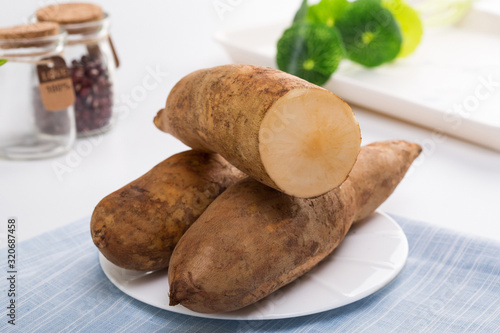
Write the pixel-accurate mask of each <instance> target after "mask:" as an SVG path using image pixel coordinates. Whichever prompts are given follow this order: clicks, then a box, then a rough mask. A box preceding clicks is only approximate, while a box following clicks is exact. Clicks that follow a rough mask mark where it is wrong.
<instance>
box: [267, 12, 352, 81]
mask: <svg viewBox="0 0 500 333" xmlns="http://www.w3.org/2000/svg"><path fill="white" fill-rule="evenodd" d="M343 57H344V50H343V48H342V42H341V40H340V36H339V34H338V32H337V29H335V28H331V27H328V26H326V25H324V24H316V23H308V22H300V23H295V24H293V25H292V26H291V27H290V28H288V29H287V30H286V31H285V32H284V33H283V35H282V36H281V39H280V40H279V41H278V54H277V56H276V62H277V64H278V68H279V69H280V70H282V71H285V72H287V73H290V74H293V75H296V76H298V77H300V78H302V79H304V80H307V81H309V82H312V83H314V84H317V85H322V84H324V83H325V82H326V81H328V79H329V78H330V76H331V75H332V73H333V72H334V71H335V70H336V69H337V67H338V65H339V63H340V61H341V60H342V58H343Z"/></svg>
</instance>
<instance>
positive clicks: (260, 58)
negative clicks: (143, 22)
mask: <svg viewBox="0 0 500 333" xmlns="http://www.w3.org/2000/svg"><path fill="white" fill-rule="evenodd" d="M289 25H290V23H289V22H281V23H276V24H273V25H270V26H264V27H256V28H249V29H246V30H239V31H224V32H219V33H217V34H216V35H215V39H216V41H218V42H219V43H220V44H222V45H223V46H224V47H225V49H226V51H227V52H228V54H229V55H230V56H231V58H232V60H233V61H234V62H235V63H246V64H255V65H262V66H268V67H275V68H276V64H275V55H276V42H277V41H278V39H279V38H280V36H281V34H282V32H283V31H284V30H285V29H286V28H287V27H288V26H289ZM488 81H492V82H493V84H485V83H484V82H488ZM325 88H327V89H329V90H331V91H333V92H334V93H335V94H337V95H339V96H340V97H342V98H343V99H345V100H346V101H347V102H349V103H351V104H357V105H359V106H362V107H365V108H368V109H372V110H375V111H377V112H380V113H384V114H386V115H389V116H392V117H396V118H400V119H403V120H406V121H410V122H413V123H416V124H419V125H422V126H425V127H428V128H430V129H432V130H435V131H436V132H440V133H445V134H449V135H452V136H455V137H458V138H461V139H464V140H468V141H470V142H473V143H476V144H479V145H482V146H485V147H489V148H491V149H494V150H497V151H500V15H497V14H494V13H492V12H486V11H482V10H480V9H477V8H476V9H474V10H472V11H471V12H469V13H468V15H467V16H466V17H465V18H464V19H463V20H462V21H461V22H460V23H459V24H458V25H456V26H452V27H446V28H439V29H437V28H434V29H427V30H426V31H425V35H424V37H423V39H422V42H421V44H420V45H419V47H418V49H417V50H416V51H415V52H414V53H413V54H412V55H410V56H409V57H407V58H404V59H398V60H397V61H395V62H393V63H391V64H387V65H384V66H381V67H378V68H375V69H366V68H363V67H362V66H359V65H356V64H354V63H352V62H350V61H347V60H345V61H343V62H342V63H341V65H340V67H339V69H338V70H337V71H336V72H335V73H334V75H333V76H332V78H331V79H330V80H329V81H328V82H327V83H326V84H325ZM457 105H458V106H457ZM460 109H461V110H462V111H459V110H460Z"/></svg>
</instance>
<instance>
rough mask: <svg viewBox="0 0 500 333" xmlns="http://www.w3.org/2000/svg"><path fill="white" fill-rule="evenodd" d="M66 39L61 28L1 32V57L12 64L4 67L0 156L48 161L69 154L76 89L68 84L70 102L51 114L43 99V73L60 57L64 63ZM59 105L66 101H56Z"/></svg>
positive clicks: (0, 83)
mask: <svg viewBox="0 0 500 333" xmlns="http://www.w3.org/2000/svg"><path fill="white" fill-rule="evenodd" d="M65 39H66V32H64V31H63V30H60V29H59V27H58V26H57V24H49V25H47V24H42V25H40V24H28V25H23V26H17V27H11V28H3V29H0V59H4V60H6V61H7V62H6V63H5V64H4V65H2V66H1V67H0V157H2V158H7V159H16V160H21V159H23V160H26V159H39V158H47V157H52V156H56V155H60V154H62V153H64V152H66V151H68V150H69V149H70V148H71V146H72V145H73V142H74V140H75V119H74V111H73V105H72V102H73V99H71V96H73V91H72V87H71V86H68V85H66V88H67V90H68V92H70V94H71V96H70V97H69V98H70V102H68V103H66V104H65V105H63V106H62V107H61V108H60V109H56V110H54V109H53V108H52V110H49V109H48V108H47V107H45V104H44V101H43V100H42V96H41V86H40V80H39V75H38V72H39V69H40V68H42V67H43V68H48V69H49V70H50V68H51V67H52V66H53V65H54V62H53V61H51V60H50V59H53V58H54V57H57V58H58V59H60V60H61V61H62V62H63V64H64V59H62V58H60V56H61V55H62V53H63V50H64V42H65ZM64 68H66V67H65V65H64ZM66 73H67V68H66ZM68 80H69V79H68ZM58 82H61V81H58ZM69 82H71V81H69ZM55 95H56V98H57V96H58V94H57V93H56V94H55ZM57 105H59V106H61V103H60V102H59V101H57V100H56V107H57ZM52 106H53V105H52Z"/></svg>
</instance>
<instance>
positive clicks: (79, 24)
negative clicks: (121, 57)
mask: <svg viewBox="0 0 500 333" xmlns="http://www.w3.org/2000/svg"><path fill="white" fill-rule="evenodd" d="M36 20H38V21H53V22H57V23H58V24H59V25H60V26H61V28H63V29H64V30H66V31H67V32H68V39H67V42H66V51H65V52H66V58H67V59H68V66H69V68H70V70H71V74H72V79H73V86H74V89H75V96H76V99H75V105H74V108H75V120H76V131H77V136H79V137H85V136H90V135H95V134H99V133H103V132H105V131H107V130H109V129H110V128H111V127H112V125H113V124H114V121H115V118H116V117H114V112H113V89H114V74H115V69H116V67H117V66H118V58H117V57H116V53H115V51H114V48H113V44H112V42H111V38H110V36H109V28H110V18H109V16H108V15H107V14H106V13H105V12H103V11H102V9H101V7H99V6H97V5H93V4H83V3H66V4H58V5H52V6H47V7H44V8H41V9H39V10H38V11H37V12H36Z"/></svg>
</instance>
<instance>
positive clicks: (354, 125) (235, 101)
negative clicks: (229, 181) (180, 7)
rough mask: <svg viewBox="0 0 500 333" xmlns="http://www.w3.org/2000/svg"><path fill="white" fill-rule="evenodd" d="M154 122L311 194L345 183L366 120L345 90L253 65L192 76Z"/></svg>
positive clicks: (252, 172) (293, 190)
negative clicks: (344, 98)
mask: <svg viewBox="0 0 500 333" xmlns="http://www.w3.org/2000/svg"><path fill="white" fill-rule="evenodd" d="M154 122H155V124H156V126H157V127H158V128H159V129H161V130H162V131H165V132H168V133H170V134H172V135H173V136H175V137H176V138H178V139H180V140H181V141H182V142H184V143H185V144H186V145H188V146H190V147H192V148H194V149H198V150H202V151H208V152H217V153H219V154H221V155H222V156H223V157H224V158H225V159H226V160H227V161H229V162H230V163H231V164H233V165H234V166H236V167H237V168H239V169H240V170H241V171H243V172H245V173H246V174H247V175H249V176H251V177H253V178H255V179H257V180H258V181H260V182H262V183H264V184H266V185H268V186H271V187H273V188H275V189H277V190H279V191H281V192H284V193H286V194H289V195H292V196H297V197H304V198H306V197H307V198H310V197H314V196H318V195H321V194H324V193H326V192H328V191H330V190H331V189H333V188H335V187H337V186H338V185H340V184H341V183H342V182H343V181H344V180H345V179H346V177H347V175H348V174H349V171H350V170H351V168H352V166H353V165H354V162H355V160H356V157H357V155H358V153H359V149H360V144H361V135H360V130H359V125H358V122H357V121H356V119H355V117H354V114H353V112H352V110H351V108H350V107H349V106H348V105H347V104H346V103H345V102H344V101H342V100H341V99H340V98H339V97H337V96H336V95H334V94H333V93H331V92H329V91H328V90H325V89H323V88H321V87H318V86H316V85H313V84H311V83H309V82H307V81H304V80H302V79H300V78H298V77H295V76H293V75H290V74H287V73H284V72H281V71H279V70H275V69H271V68H266V67H260V66H251V65H226V66H219V67H214V68H209V69H203V70H199V71H196V72H194V73H191V74H189V75H187V76H186V77H184V78H183V79H181V80H180V81H179V82H178V83H177V84H176V85H175V86H174V88H173V89H172V90H171V92H170V94H169V96H168V98H167V102H166V106H165V108H164V109H162V110H160V111H159V112H158V114H157V116H156V118H155V120H154Z"/></svg>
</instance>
